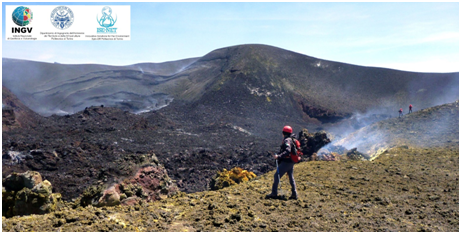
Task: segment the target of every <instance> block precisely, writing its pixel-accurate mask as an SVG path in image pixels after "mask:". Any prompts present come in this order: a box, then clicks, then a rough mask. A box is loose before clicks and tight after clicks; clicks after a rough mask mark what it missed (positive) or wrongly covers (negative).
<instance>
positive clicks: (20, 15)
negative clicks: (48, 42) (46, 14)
mask: <svg viewBox="0 0 461 234" xmlns="http://www.w3.org/2000/svg"><path fill="white" fill-rule="evenodd" d="M12 16H13V22H14V23H15V24H16V25H18V26H21V27H14V28H11V32H12V33H31V32H32V28H29V27H24V26H26V25H29V24H30V23H32V19H33V14H32V11H31V10H30V8H29V7H23V6H20V7H17V8H16V9H14V11H13V14H12Z"/></svg>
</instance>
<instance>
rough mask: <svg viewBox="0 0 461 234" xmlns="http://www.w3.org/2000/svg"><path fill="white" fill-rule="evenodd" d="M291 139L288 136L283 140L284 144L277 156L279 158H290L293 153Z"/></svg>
mask: <svg viewBox="0 0 461 234" xmlns="http://www.w3.org/2000/svg"><path fill="white" fill-rule="evenodd" d="M290 144H291V140H290V138H286V139H285V140H284V141H283V145H282V147H281V149H280V153H279V154H278V155H277V154H276V156H277V158H288V157H289V156H290V154H291V146H290Z"/></svg>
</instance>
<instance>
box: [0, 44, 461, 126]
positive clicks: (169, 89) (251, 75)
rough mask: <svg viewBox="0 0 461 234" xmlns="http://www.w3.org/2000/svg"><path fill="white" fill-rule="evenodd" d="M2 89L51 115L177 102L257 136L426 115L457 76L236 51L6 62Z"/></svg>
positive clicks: (451, 92) (453, 88)
mask: <svg viewBox="0 0 461 234" xmlns="http://www.w3.org/2000/svg"><path fill="white" fill-rule="evenodd" d="M18 77H19V78H18ZM18 80H20V81H22V82H17V81H18ZM3 84H4V85H5V86H6V87H7V88H9V89H10V90H11V91H12V92H13V93H15V94H16V95H17V96H18V98H19V99H20V100H22V101H23V102H24V103H25V104H26V105H27V106H29V107H30V108H32V109H33V110H34V111H37V112H38V113H41V114H44V115H49V114H51V113H62V111H64V112H71V113H73V112H76V111H80V110H82V109H83V108H84V107H86V106H90V105H101V104H104V105H106V106H116V107H121V108H123V109H125V110H129V111H132V112H139V111H143V110H152V109H158V108H160V107H162V106H164V105H167V104H168V103H170V102H171V100H172V99H174V100H175V101H173V103H175V102H178V103H175V105H177V106H179V108H180V109H177V110H183V109H185V110H187V111H189V112H190V115H188V116H191V117H193V118H194V121H196V120H195V117H200V118H203V117H204V119H203V120H204V121H206V122H209V121H211V122H213V121H215V120H216V119H221V118H228V119H229V120H232V122H233V123H242V124H248V125H249V126H248V128H249V130H250V132H255V131H260V128H261V127H262V126H256V125H255V123H252V122H246V121H245V120H246V119H252V120H255V119H257V120H258V122H261V121H262V120H265V121H266V120H270V121H276V122H278V121H280V120H281V119H285V121H286V122H288V123H290V124H293V125H296V124H306V121H307V122H308V123H310V124H311V125H319V124H323V123H332V122H337V121H339V120H341V119H343V118H344V117H349V116H352V115H353V114H354V113H356V112H367V111H370V110H376V109H378V111H377V112H381V113H386V114H389V113H394V112H395V111H396V110H398V109H399V108H401V107H406V106H408V104H409V103H412V104H413V105H414V106H415V109H421V108H427V107H430V106H434V105H437V104H442V103H446V102H449V101H454V100H456V99H458V96H459V90H458V86H459V81H458V73H447V74H436V73H415V72H404V71H397V70H391V69H382V68H373V67H361V66H355V65H349V64H344V63H337V62H331V61H326V60H321V59H317V58H313V57H309V56H305V55H302V54H298V53H294V52H291V51H287V50H283V49H280V48H276V47H271V46H265V45H240V46H233V47H227V48H222V49H218V50H215V51H212V52H210V53H209V54H207V55H205V56H203V57H201V58H196V59H188V60H181V61H175V62H169V63H163V64H139V65H131V66H127V67H109V66H102V65H62V64H46V63H37V62H27V61H16V60H8V59H4V60H3ZM181 102H183V103H182V104H184V105H182V104H181ZM177 110H175V111H177ZM208 110H212V114H210V113H211V112H209V111H208ZM203 113H206V114H205V115H207V116H206V117H205V116H204V114H203ZM286 116H289V117H290V118H291V119H287V118H286ZM241 127H244V126H241Z"/></svg>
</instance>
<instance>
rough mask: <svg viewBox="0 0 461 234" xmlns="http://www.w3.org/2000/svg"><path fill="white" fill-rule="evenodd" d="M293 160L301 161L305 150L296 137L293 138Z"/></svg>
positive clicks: (295, 161)
mask: <svg viewBox="0 0 461 234" xmlns="http://www.w3.org/2000/svg"><path fill="white" fill-rule="evenodd" d="M291 140H292V141H291V142H292V143H291V155H290V156H291V161H293V162H294V163H298V162H300V161H301V157H302V156H303V152H302V151H301V143H299V141H298V140H297V139H295V138H291Z"/></svg>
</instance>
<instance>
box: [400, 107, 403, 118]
mask: <svg viewBox="0 0 461 234" xmlns="http://www.w3.org/2000/svg"><path fill="white" fill-rule="evenodd" d="M400 116H403V110H402V108H400V110H399V118H400Z"/></svg>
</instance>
